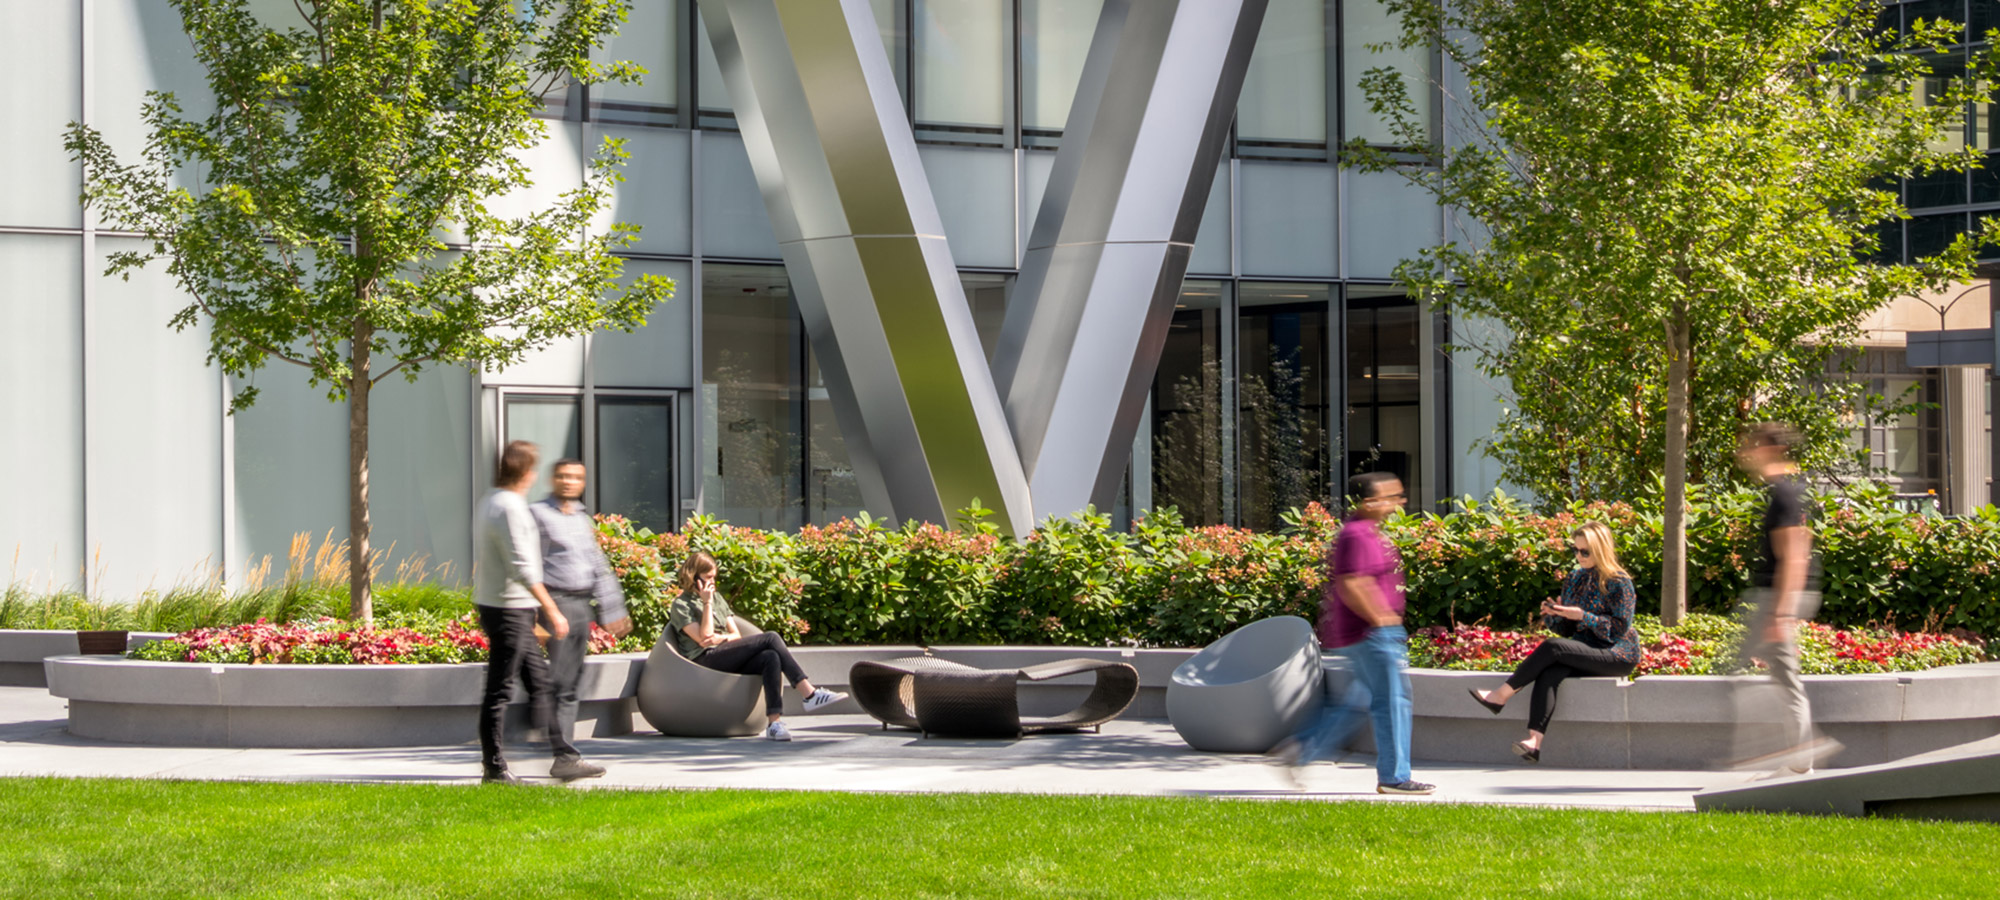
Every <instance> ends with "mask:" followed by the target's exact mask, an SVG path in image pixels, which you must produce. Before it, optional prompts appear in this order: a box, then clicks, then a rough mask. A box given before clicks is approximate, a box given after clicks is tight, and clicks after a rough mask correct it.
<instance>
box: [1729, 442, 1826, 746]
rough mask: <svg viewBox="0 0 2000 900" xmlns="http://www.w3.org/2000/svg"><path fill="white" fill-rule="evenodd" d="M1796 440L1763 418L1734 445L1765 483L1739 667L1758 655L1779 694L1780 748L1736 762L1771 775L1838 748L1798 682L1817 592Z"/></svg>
mask: <svg viewBox="0 0 2000 900" xmlns="http://www.w3.org/2000/svg"><path fill="white" fill-rule="evenodd" d="M1797 443H1798V434H1797V433H1796V432H1794V431H1792V430H1791V429H1790V428H1787V427H1785V426H1783V425H1777V424H1773V423H1768V422H1767V423H1764V424H1762V425H1756V426H1753V427H1751V428H1750V429H1749V430H1747V431H1745V432H1744V433H1743V439H1742V441H1741V443H1739V444H1738V446H1737V450H1736V461H1737V464H1738V465H1740V466H1742V467H1743V470H1744V471H1745V472H1748V473H1749V474H1751V475H1754V476H1756V477H1758V478H1761V479H1763V481H1764V484H1765V485H1766V489H1765V490H1766V499H1765V503H1764V521H1763V534H1762V540H1761V547H1760V550H1761V553H1760V555H1759V558H1758V560H1757V567H1756V568H1755V569H1753V570H1752V571H1751V573H1750V592H1749V593H1748V594H1746V595H1745V596H1744V598H1743V599H1744V603H1745V605H1747V606H1750V607H1752V608H1753V610H1754V611H1753V612H1752V613H1751V614H1750V618H1749V619H1748V621H1746V622H1745V623H1744V624H1745V625H1746V626H1747V630H1746V631H1745V633H1744V635H1743V649H1742V652H1741V660H1740V667H1742V668H1750V667H1751V666H1752V665H1753V663H1752V662H1751V660H1753V659H1758V660H1763V661H1764V665H1765V667H1766V669H1767V670H1768V671H1769V672H1770V675H1771V681H1772V683H1773V684H1774V685H1775V686H1776V687H1777V689H1778V693H1779V702H1778V708H1777V720H1778V726H1779V729H1780V731H1779V734H1780V741H1781V743H1780V746H1781V747H1783V748H1784V749H1781V750H1779V751H1778V752H1776V753H1772V754H1766V755H1764V756H1761V757H1756V758H1754V759H1750V760H1745V761H1743V763H1741V764H1742V765H1746V766H1755V765H1764V764H1776V765H1777V766H1778V769H1777V771H1776V772H1775V773H1774V774H1777V775H1786V774H1799V773H1804V772H1810V771H1812V767H1813V764H1814V762H1815V761H1816V760H1817V759H1823V758H1825V757H1827V756H1830V755H1831V754H1832V753H1833V752H1834V751H1836V750H1838V749H1839V746H1838V745H1837V744H1835V743H1833V742H1832V741H1831V740H1828V739H1824V738H1819V737H1817V735H1816V734H1815V732H1814V729H1813V724H1812V708H1811V706H1810V705H1809V704H1808V703H1807V702H1806V686H1805V682H1804V681H1803V680H1801V679H1800V677H1799V643H1798V633H1799V626H1800V625H1801V624H1803V623H1805V622H1807V621H1809V620H1811V619H1812V617H1813V615H1814V614H1815V613H1817V612H1818V611H1819V589H1818V585H1817V584H1815V583H1813V575H1812V543H1813V533H1812V522H1811V520H1810V516H1809V514H1808V512H1807V509H1806V493H1805V488H1804V486H1802V485H1800V484H1799V482H1798V477H1797V476H1798V467H1797V466H1796V465H1794V464H1793V463H1792V458H1791V454H1792V448H1793V447H1794V446H1795V445H1796V444H1797Z"/></svg>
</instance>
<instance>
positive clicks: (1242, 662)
mask: <svg viewBox="0 0 2000 900" xmlns="http://www.w3.org/2000/svg"><path fill="white" fill-rule="evenodd" d="M1323 677H1324V676H1323V675H1322V673H1321V671H1320V658H1319V641H1318V639H1317V638H1315V637H1314V635H1313V628H1312V623H1310V622H1307V621H1306V620H1304V619H1301V618H1299V617H1298V616H1278V617H1275V618H1270V619H1264V620H1261V621H1257V622H1252V623H1250V624H1248V625H1245V626H1243V627H1241V628H1238V629H1236V630H1235V631H1232V632H1230V633H1228V634H1226V635H1223V636H1222V637H1221V638H1220V639H1218V640H1216V642H1215V643H1212V644H1209V645H1208V646H1207V647H1204V648H1202V650H1201V652H1200V653H1196V654H1195V655H1194V656H1192V657H1190V658H1189V659H1188V661H1187V662H1184V663H1181V664H1180V666H1179V667H1177V668H1175V669H1174V675H1173V680H1172V681H1170V682H1169V683H1168V684H1167V721H1168V722H1170V723H1172V724H1173V726H1174V730H1175V731H1177V732H1180V735H1181V739H1182V740H1184V741H1187V742H1188V746H1190V747H1193V748H1195V749H1196V750H1209V751H1214V752H1218V753H1262V752H1264V751H1266V750H1269V749H1271V748H1272V747H1273V746H1276V745H1277V743H1278V742H1279V741H1280V740H1283V739H1284V738H1285V737H1287V736H1289V735H1291V734H1292V733H1293V732H1295V731H1297V730H1298V729H1299V727H1300V726H1301V725H1303V724H1304V723H1305V720H1306V719H1307V717H1309V716H1311V715H1312V714H1313V713H1314V712H1315V711H1316V710H1318V708H1319V707H1320V705H1321V703H1322V699H1321V698H1322V693H1321V687H1320V681H1321V679H1322V678H1323Z"/></svg>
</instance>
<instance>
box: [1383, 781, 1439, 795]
mask: <svg viewBox="0 0 2000 900" xmlns="http://www.w3.org/2000/svg"><path fill="white" fill-rule="evenodd" d="M1437 789H1438V788H1437V785H1435V784H1425V783H1423V782H1421V781H1405V782H1403V783H1402V784H1378V785H1376V786H1375V793H1378V794H1428V793H1431V792H1432V791H1435V790H1437Z"/></svg>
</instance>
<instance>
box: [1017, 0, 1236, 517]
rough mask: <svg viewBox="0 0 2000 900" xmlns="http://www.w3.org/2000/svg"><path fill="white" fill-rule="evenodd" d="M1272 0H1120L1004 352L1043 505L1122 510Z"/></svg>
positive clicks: (1027, 460)
mask: <svg viewBox="0 0 2000 900" xmlns="http://www.w3.org/2000/svg"><path fill="white" fill-rule="evenodd" d="M1265 6H1266V0H1106V2H1105V4H1104V13H1103V16H1102V18H1100V19H1099V21H1098V25H1097V34H1096V36H1095V37H1094V38H1093V39H1092V41H1091V45H1090V56H1089V58H1088V59H1087V60H1086V61H1085V63H1084V68H1083V78H1082V83H1081V85H1080V86H1079V87H1078V88H1077V94H1076V102H1075V104H1074V105H1073V106H1071V107H1070V114H1069V122H1068V123H1067V124H1066V125H1065V126H1064V128H1063V137H1062V147H1061V149H1059V150H1058V151H1056V159H1055V167H1054V169H1053V171H1052V172H1051V173H1050V176H1049V186H1048V191H1047V193H1045V194H1043V195H1042V207H1041V211H1040V212H1039V213H1038V214H1037V215H1036V216H1035V228H1034V231H1033V232H1032V235H1031V237H1030V238H1029V241H1028V252H1027V255H1026V257H1025V259H1024V260H1023V261H1022V264H1021V276H1020V279H1019V281H1018V282H1017V283H1016V285H1015V289H1014V296H1013V298H1012V299H1011V300H1010V301H1009V303H1008V307H1007V319H1006V324H1005V326H1004V327H1003V329H1002V331H1001V335H1000V342H999V344H998V346H996V347H995V348H994V352H993V380H994V381H995V382H996V383H997V384H998V386H999V388H1000V392H1001V396H1002V398H1003V400H1004V402H1005V404H1006V408H1007V421H1008V423H1009V424H1010V425H1011V426H1012V428H1013V431H1014V441H1015V444H1016V445H1017V446H1018V447H1020V450H1021V461H1022V466H1023V468H1024V469H1025V470H1026V472H1027V475H1028V483H1029V486H1030V488H1031V491H1032V493H1033V495H1034V499H1035V514H1036V515H1037V516H1038V517H1041V516H1048V515H1069V514H1071V513H1074V512H1076V511H1077V510H1080V509H1082V508H1083V507H1084V506H1085V505H1086V504H1091V503H1095V504H1096V505H1097V506H1098V507H1099V508H1103V509H1108V508H1110V506H1111V505H1112V504H1113V503H1114V502H1116V500H1117V498H1118V482H1119V479H1120V478H1121V477H1122V476H1123V475H1124V474H1125V469H1126V464H1127V461H1128V460H1129V458H1130V456H1131V452H1132V438H1133V436H1134V435H1135V434H1136V433H1137V431H1138V428H1139V424H1140V423H1139V417H1140V416H1141V415H1142V414H1143V412H1144V410H1145V405H1146V396H1147V394H1148V392H1149V391H1150V390H1151V388H1152V382H1153V376H1154V372H1155V370H1156V369H1157V368H1158V367H1159V363H1160V350H1161V348H1162V347H1163V346H1164V345H1165V343H1166V336H1167V328H1168V326H1169V325H1170V324H1171V323H1172V321H1173V315H1174V303H1175V301H1176V300H1177V299H1178V298H1179V296H1180V290H1181V278H1182V277H1183V276H1184V275H1186V274H1187V266H1188V257H1189V254H1190V252H1191V251H1192V250H1193V248H1194V236H1195V231H1196V230H1197V229H1198V228H1199V227H1200V225H1201V216H1202V212H1203V209H1204V207H1206V206H1207V203H1208V191H1209V187H1210V185H1211V183H1212V182H1213V181H1214V179H1215V170H1216V166H1217V165H1218V163H1219V162H1220V161H1221V159H1222V153H1223V150H1224V148H1225V146H1226V144H1227V142H1228V137H1229V123H1230V121H1231V120H1232V119H1234V118H1235V115H1236V99H1237V96H1238V95H1239V94H1240V93H1241V92H1242V89H1243V77H1244V73H1245V72H1247V71H1248V70H1249V67H1250V52H1251V50H1252V49H1253V47H1254V46H1255V45H1256V41H1257V32H1258V30H1259V28H1261V27H1262V25H1263V22H1264V9H1265Z"/></svg>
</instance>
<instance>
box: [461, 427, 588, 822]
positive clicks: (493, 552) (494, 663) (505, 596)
mask: <svg viewBox="0 0 2000 900" xmlns="http://www.w3.org/2000/svg"><path fill="white" fill-rule="evenodd" d="M540 456H541V453H540V452H539V451H537V450H536V449H535V445H534V444H532V443H529V442H528V441H510V442H509V443H508V444H507V448H506V449H505V450H503V451H502V452H501V454H500V468H499V471H497V472H496V473H495V474H494V478H493V484H494V489H493V491H492V493H489V494H487V495H486V499H484V500H482V501H480V503H479V511H478V513H477V514H476V515H475V516H474V517H473V523H472V524H473V540H472V568H473V573H474V574H473V585H472V602H473V603H475V604H477V605H478V607H479V627H480V629H481V630H483V631H485V632H486V641H487V646H488V651H487V658H486V693H485V697H484V698H483V700H482V701H481V703H480V706H479V753H480V757H479V762H480V766H481V769H482V774H481V778H480V780H482V781H486V782H489V783H494V782H498V783H503V784H514V783H516V782H517V779H515V777H514V776H513V774H512V773H510V772H508V771H507V760H506V758H505V757H503V756H501V755H500V728H501V725H502V723H503V722H504V721H505V716H506V712H507V696H508V694H509V692H510V691H511V690H512V688H513V683H514V676H515V675H516V674H519V675H521V676H522V677H523V679H524V680H525V681H526V682H527V689H528V708H529V710H530V711H531V713H530V714H531V717H532V720H533V724H534V725H535V727H537V728H542V729H545V730H547V732H548V735H549V749H550V750H552V751H554V753H555V756H556V758H557V759H563V758H566V757H567V758H575V757H576V756H577V752H576V748H575V747H573V746H571V745H570V743H569V735H566V734H558V733H557V729H554V728H550V727H549V726H550V724H551V722H550V716H549V711H550V701H551V689H550V684H549V664H548V661H547V660H545V659H543V658H542V648H541V645H540V644H539V643H538V642H537V641H536V640H535V618H536V614H537V613H539V614H540V615H541V616H542V618H543V619H544V620H546V621H547V622H548V623H549V631H550V633H551V634H552V635H553V636H554V637H555V638H556V639H558V640H560V639H562V638H564V637H567V636H568V635H569V622H568V620H566V619H564V618H563V614H562V611H561V610H559V609H557V608H556V604H555V601H554V600H553V599H551V598H550V597H549V592H548V589H547V588H545V587H543V586H542V534H541V530H540V529H539V528H537V527H536V526H535V517H534V516H533V515H532V514H531V513H529V512H528V499H527V493H528V488H529V487H531V486H533V485H534V483H535V464H536V462H538V461H539V458H540Z"/></svg>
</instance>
